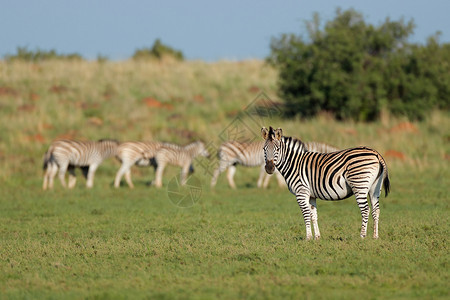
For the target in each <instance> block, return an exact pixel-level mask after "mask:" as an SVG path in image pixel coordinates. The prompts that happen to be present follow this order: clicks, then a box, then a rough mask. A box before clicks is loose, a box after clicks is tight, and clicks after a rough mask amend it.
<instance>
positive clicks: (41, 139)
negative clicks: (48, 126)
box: [27, 133, 45, 144]
mask: <svg viewBox="0 0 450 300" xmlns="http://www.w3.org/2000/svg"><path fill="white" fill-rule="evenodd" d="M27 139H28V140H29V141H30V142H38V143H41V144H44V143H45V138H44V136H43V135H42V134H40V133H36V134H33V135H29V136H27Z"/></svg>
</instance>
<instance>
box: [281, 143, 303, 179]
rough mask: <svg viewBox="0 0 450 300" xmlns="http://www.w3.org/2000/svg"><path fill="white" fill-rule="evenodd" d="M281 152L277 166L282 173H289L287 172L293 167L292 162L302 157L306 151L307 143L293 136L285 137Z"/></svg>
mask: <svg viewBox="0 0 450 300" xmlns="http://www.w3.org/2000/svg"><path fill="white" fill-rule="evenodd" d="M280 152H281V153H280V155H279V159H278V162H277V163H276V164H275V167H276V168H277V170H278V171H279V172H280V173H281V175H283V176H285V175H288V174H287V173H288V172H289V170H291V169H292V164H293V163H294V162H296V161H299V160H301V159H302V156H303V154H304V152H305V144H303V142H302V141H300V140H297V139H294V138H291V137H283V138H282V142H281V149H280ZM295 158H296V159H295Z"/></svg>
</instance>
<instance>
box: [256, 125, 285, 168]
mask: <svg viewBox="0 0 450 300" xmlns="http://www.w3.org/2000/svg"><path fill="white" fill-rule="evenodd" d="M261 134H262V137H263V139H265V140H266V142H265V143H264V148H263V149H264V161H265V163H266V165H265V169H266V172H267V174H273V172H275V164H276V163H277V162H278V156H279V151H280V144H281V137H282V136H283V130H282V129H281V128H278V129H276V130H274V129H273V128H272V127H269V129H267V128H265V127H263V128H261Z"/></svg>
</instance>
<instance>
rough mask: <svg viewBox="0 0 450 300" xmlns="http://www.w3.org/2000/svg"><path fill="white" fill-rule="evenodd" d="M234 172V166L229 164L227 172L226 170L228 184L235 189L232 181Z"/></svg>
mask: <svg viewBox="0 0 450 300" xmlns="http://www.w3.org/2000/svg"><path fill="white" fill-rule="evenodd" d="M235 173H236V166H234V165H231V166H229V167H228V172H227V179H228V184H229V185H230V187H231V188H232V189H233V190H235V189H236V184H235V183H234V174H235Z"/></svg>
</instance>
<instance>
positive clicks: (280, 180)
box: [275, 170, 286, 188]
mask: <svg viewBox="0 0 450 300" xmlns="http://www.w3.org/2000/svg"><path fill="white" fill-rule="evenodd" d="M275 176H277V181H278V186H279V187H280V188H282V187H284V186H285V185H286V184H285V183H286V182H285V180H284V177H283V175H281V173H280V172H279V171H278V170H275Z"/></svg>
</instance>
